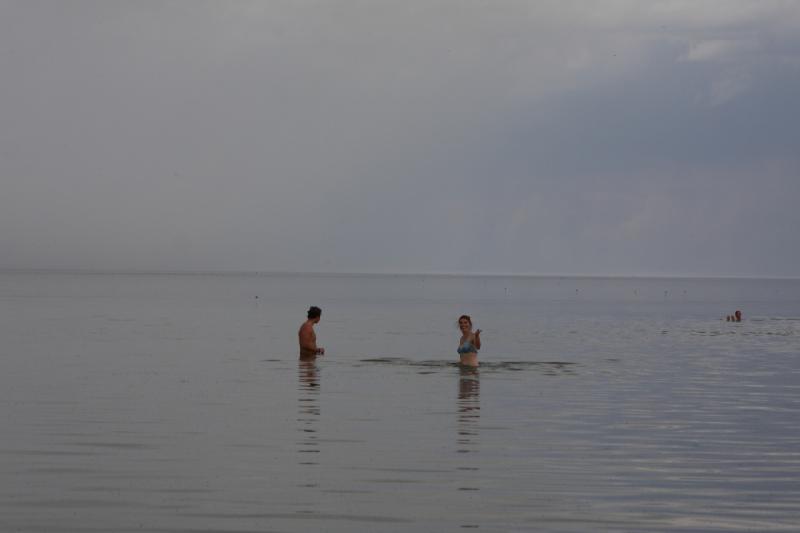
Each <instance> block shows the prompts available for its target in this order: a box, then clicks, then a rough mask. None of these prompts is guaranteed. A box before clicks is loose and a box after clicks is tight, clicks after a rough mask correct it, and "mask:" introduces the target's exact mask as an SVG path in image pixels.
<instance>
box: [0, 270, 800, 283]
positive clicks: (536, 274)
mask: <svg viewBox="0 0 800 533" xmlns="http://www.w3.org/2000/svg"><path fill="white" fill-rule="evenodd" d="M0 273H3V274H26V273H28V274H82V275H154V276H157V275H163V276H167V275H170V276H178V275H186V276H192V275H194V276H237V275H238V276H341V277H358V276H369V277H381V276H398V277H399V276H408V277H420V276H428V277H475V278H492V277H494V278H572V279H576V278H585V279H763V280H768V279H774V280H799V279H800V276H765V275H752V274H718V275H712V274H668V273H659V274H653V273H651V274H624V273H621V274H601V273H552V272H528V273H522V272H464V271H461V272H459V271H453V272H441V271H431V272H423V271H419V272H381V271H372V272H369V271H338V272H337V271H313V270H306V271H299V270H189V269H96V268H54V267H47V268H15V267H0Z"/></svg>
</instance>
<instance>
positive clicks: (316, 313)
mask: <svg viewBox="0 0 800 533" xmlns="http://www.w3.org/2000/svg"><path fill="white" fill-rule="evenodd" d="M306 316H307V317H308V319H309V320H314V321H315V322H314V323H315V324H316V323H317V322H319V320H320V318H321V317H322V309H320V308H319V307H317V306H316V305H312V306H311V307H309V308H308V313H307V314H306Z"/></svg>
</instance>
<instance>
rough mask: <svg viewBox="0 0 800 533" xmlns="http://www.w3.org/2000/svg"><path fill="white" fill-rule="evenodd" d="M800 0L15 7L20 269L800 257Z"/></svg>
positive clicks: (0, 245)
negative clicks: (799, 207)
mask: <svg viewBox="0 0 800 533" xmlns="http://www.w3.org/2000/svg"><path fill="white" fill-rule="evenodd" d="M798 30H800V7H799V6H798V4H797V3H796V2H786V1H774V2H770V1H760V2H751V1H724V2H722V1H699V2H697V1H694V2H682V1H661V2H638V1H610V0H609V1H604V2H597V3H592V4H591V6H589V5H588V4H586V3H584V2H536V3H529V2H511V1H509V2H493V3H490V4H489V3H485V2H396V3H395V2H389V3H381V4H380V5H378V4H376V3H373V2H355V1H351V2H339V3H329V2H237V3H219V2H208V3H204V2H163V3H142V2H130V3H107V2H70V3H50V2H36V1H34V2H4V3H2V4H0V72H2V73H3V86H2V93H0V118H2V121H0V186H2V194H1V195H0V227H2V231H0V249H1V250H2V252H3V253H2V260H1V261H2V264H0V266H5V267H83V268H101V269H102V268H113V269H188V270H214V269H233V270H350V271H353V270H355V271H365V270H375V271H467V272H477V271H479V272H549V273H555V272H562V273H598V274H613V273H618V274H648V273H651V274H652V273H663V274H709V275H713V274H724V275H733V274H753V275H800V271H798V268H797V265H798V264H800V251H798V250H800V247H799V246H797V244H798V242H797V238H796V236H795V228H797V227H800V215H798V214H797V212H798V210H797V209H796V203H797V200H798V199H799V198H800V194H798V193H800V190H798V188H799V187H798V181H800V180H799V179H798V176H800V172H798V170H800V158H799V157H798V155H797V154H798V153H800V149H799V148H800V146H798V139H800V126H799V124H800V120H798V119H800V116H798V115H800V106H798V105H797V102H796V95H797V94H800V60H798V58H799V57H800V37H797V36H798V35H800V32H798Z"/></svg>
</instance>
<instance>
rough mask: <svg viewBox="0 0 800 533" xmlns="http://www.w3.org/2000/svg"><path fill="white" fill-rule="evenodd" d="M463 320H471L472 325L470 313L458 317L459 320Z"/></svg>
mask: <svg viewBox="0 0 800 533" xmlns="http://www.w3.org/2000/svg"><path fill="white" fill-rule="evenodd" d="M462 320H466V321H467V322H469V325H470V326H471V325H472V319H471V318H470V317H469V315H461V316H460V317H458V321H459V322H461V321H462Z"/></svg>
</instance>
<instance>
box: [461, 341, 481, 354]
mask: <svg viewBox="0 0 800 533" xmlns="http://www.w3.org/2000/svg"><path fill="white" fill-rule="evenodd" d="M472 352H475V353H478V349H477V348H476V347H475V346H474V345H473V344H472V343H471V342H470V341H464V344H462V345H461V346H459V347H458V353H460V354H461V353H472Z"/></svg>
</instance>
